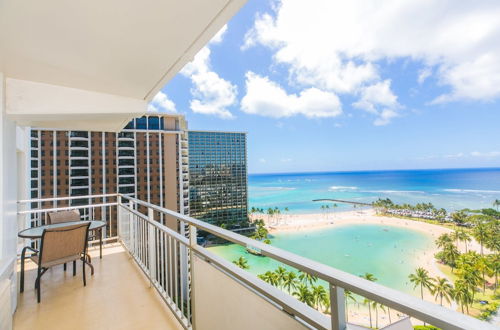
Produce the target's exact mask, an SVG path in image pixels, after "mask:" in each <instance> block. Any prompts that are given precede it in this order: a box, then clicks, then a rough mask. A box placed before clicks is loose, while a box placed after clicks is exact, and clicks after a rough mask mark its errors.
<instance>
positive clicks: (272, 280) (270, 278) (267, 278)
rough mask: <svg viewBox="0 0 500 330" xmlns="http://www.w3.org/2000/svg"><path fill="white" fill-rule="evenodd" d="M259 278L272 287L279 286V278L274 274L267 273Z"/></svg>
mask: <svg viewBox="0 0 500 330" xmlns="http://www.w3.org/2000/svg"><path fill="white" fill-rule="evenodd" d="M257 277H258V278H260V279H261V280H263V281H264V282H266V283H269V284H271V285H272V286H278V277H277V276H276V274H275V273H274V272H271V271H267V272H265V273H264V274H260V275H258V276H257Z"/></svg>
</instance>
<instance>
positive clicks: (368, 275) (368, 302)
mask: <svg viewBox="0 0 500 330" xmlns="http://www.w3.org/2000/svg"><path fill="white" fill-rule="evenodd" d="M360 277H362V278H364V279H365V280H368V281H371V282H376V281H377V280H378V279H377V278H376V277H375V275H373V274H372V273H365V274H364V275H360ZM363 304H365V305H368V315H369V316H370V328H371V327H372V310H371V300H370V299H366V298H365V300H363Z"/></svg>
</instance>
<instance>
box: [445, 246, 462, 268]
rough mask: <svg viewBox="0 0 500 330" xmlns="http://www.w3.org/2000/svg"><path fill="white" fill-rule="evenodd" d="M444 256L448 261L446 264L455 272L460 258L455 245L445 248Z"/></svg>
mask: <svg viewBox="0 0 500 330" xmlns="http://www.w3.org/2000/svg"><path fill="white" fill-rule="evenodd" d="M443 256H444V259H445V260H446V263H447V264H448V265H449V266H450V267H451V271H452V272H453V269H454V268H455V266H456V261H457V258H458V257H459V256H460V252H458V250H457V248H456V247H455V245H453V244H451V243H448V245H447V246H445V248H444V250H443Z"/></svg>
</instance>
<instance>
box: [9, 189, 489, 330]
mask: <svg viewBox="0 0 500 330" xmlns="http://www.w3.org/2000/svg"><path fill="white" fill-rule="evenodd" d="M113 196H120V197H121V198H123V199H126V200H128V201H131V202H133V203H136V204H137V205H142V206H144V207H147V208H149V209H151V210H154V211H157V212H160V213H163V214H167V215H170V216H172V217H175V218H177V219H179V220H181V221H183V222H185V223H186V224H189V225H191V226H194V227H196V228H198V229H200V230H203V231H206V232H208V233H211V234H213V235H216V236H218V237H220V238H223V239H225V240H227V241H230V242H233V243H236V244H239V245H242V246H245V247H252V248H255V249H258V250H260V252H261V254H262V255H264V256H268V257H270V258H273V259H275V260H277V261H280V262H282V263H284V264H287V265H289V266H291V267H294V268H296V269H298V270H301V271H304V272H306V273H308V274H310V275H314V276H316V277H318V278H320V279H322V280H324V281H326V282H328V283H329V284H330V285H333V286H336V287H339V288H343V289H346V290H349V291H351V292H353V293H355V294H359V295H361V296H363V297H365V298H368V299H370V300H373V301H376V302H378V303H381V304H382V305H385V306H388V307H390V308H393V309H395V310H398V311H399V312H402V313H405V314H408V315H409V316H411V317H414V318H416V319H419V320H421V321H424V322H428V323H430V324H432V325H434V326H437V327H440V328H443V329H485V330H487V329H497V328H496V327H495V326H493V325H492V324H489V323H487V322H483V321H480V320H477V319H474V318H472V317H469V316H466V315H464V314H461V313H459V312H456V311H453V310H450V309H447V308H445V307H442V306H439V305H436V304H433V303H431V302H427V301H424V300H421V299H419V298H416V297H413V296H411V295H409V294H406V293H402V292H399V291H397V290H394V289H391V288H387V287H385V286H383V285H380V284H377V283H374V282H371V281H368V280H365V279H363V278H360V277H358V276H355V275H352V274H349V273H347V272H344V271H341V270H338V269H335V268H332V267H330V266H327V265H324V264H321V263H319V262H316V261H313V260H310V259H307V258H304V257H301V256H299V255H296V254H294V253H291V252H288V251H285V250H282V249H280V248H277V247H274V246H272V245H268V244H265V243H262V242H259V241H256V240H253V239H250V238H248V237H245V236H242V235H240V234H237V233H234V232H232V231H230V230H226V229H222V228H220V227H217V226H214V225H211V224H209V223H206V222H203V221H201V220H197V219H195V218H192V217H190V216H187V215H183V214H180V213H177V212H175V211H172V210H169V209H166V208H163V207H160V206H157V205H154V204H151V203H148V202H144V201H142V200H139V199H137V198H134V197H130V196H127V195H123V194H104V195H88V196H77V197H61V198H47V199H34V200H21V201H19V202H18V203H19V204H22V203H33V202H38V201H44V202H47V201H54V200H65V199H66V200H69V199H84V198H89V199H90V198H104V197H113ZM113 205H119V206H121V207H125V208H126V210H127V211H129V212H133V213H134V214H135V215H138V216H140V217H141V218H142V219H144V220H145V221H147V222H148V223H150V224H152V225H153V226H155V227H157V228H158V229H160V230H162V231H165V232H166V233H167V234H168V235H171V236H173V237H174V238H175V239H176V240H178V241H179V242H180V243H182V244H183V245H188V244H189V240H188V239H187V238H185V237H184V236H182V235H180V234H178V233H177V232H175V231H173V230H172V229H170V228H168V227H166V226H165V225H163V224H161V223H159V222H157V221H151V220H149V219H148V217H147V216H145V215H144V214H142V213H140V212H138V211H136V210H134V209H133V208H130V207H129V206H128V205H127V204H126V203H123V202H122V203H120V202H119V200H118V201H117V202H113V203H102V204H92V205H79V206H68V207H57V208H50V209H49V208H47V209H35V210H25V211H19V212H18V214H29V213H36V212H40V211H43V212H48V211H54V210H61V209H78V208H88V207H94V206H113ZM195 250H196V251H198V252H199V251H207V252H208V250H206V249H204V248H203V247H201V246H197V247H196V249H195ZM203 255H204V256H205V257H207V256H210V254H209V253H204V254H203ZM214 261H215V260H214ZM218 263H219V265H220V266H222V265H221V263H220V262H218ZM225 268H227V267H225Z"/></svg>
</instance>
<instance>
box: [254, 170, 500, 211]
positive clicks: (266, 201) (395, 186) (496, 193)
mask: <svg viewBox="0 0 500 330" xmlns="http://www.w3.org/2000/svg"><path fill="white" fill-rule="evenodd" d="M248 181H249V204H250V207H259V208H264V209H266V208H269V207H275V206H276V207H279V208H281V209H283V208H285V207H288V208H289V209H290V212H291V213H311V212H320V206H321V205H322V204H325V203H322V202H319V203H318V202H312V200H313V199H320V198H333V199H347V200H353V201H359V202H368V203H370V202H372V201H374V200H376V199H377V198H390V199H392V200H393V201H395V202H397V203H412V204H416V203H419V202H432V203H433V204H434V205H435V206H437V207H440V208H441V207H443V208H446V209H448V210H456V209H462V208H466V207H468V208H487V207H492V206H491V205H492V202H493V201H494V200H495V199H500V169H498V168H489V169H444V170H405V171H363V172H331V173H286V174H252V175H249V180H248ZM351 208H352V207H351V206H349V205H346V204H338V209H339V210H347V209H351Z"/></svg>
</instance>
